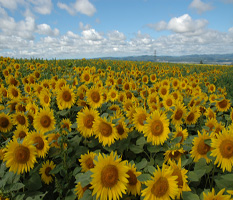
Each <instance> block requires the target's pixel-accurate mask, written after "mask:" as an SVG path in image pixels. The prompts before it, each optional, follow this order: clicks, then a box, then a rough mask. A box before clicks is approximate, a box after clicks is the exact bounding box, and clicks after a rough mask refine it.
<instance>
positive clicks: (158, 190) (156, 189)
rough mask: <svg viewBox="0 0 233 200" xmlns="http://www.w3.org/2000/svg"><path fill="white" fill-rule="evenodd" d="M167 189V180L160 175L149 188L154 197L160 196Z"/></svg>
mask: <svg viewBox="0 0 233 200" xmlns="http://www.w3.org/2000/svg"><path fill="white" fill-rule="evenodd" d="M168 189H169V183H168V180H167V179H166V178H165V177H160V178H159V179H158V180H157V181H156V183H154V185H153V186H152V188H151V193H152V194H153V195H155V196H156V197H158V198H159V197H162V196H164V195H165V194H166V192H167V191H168Z"/></svg>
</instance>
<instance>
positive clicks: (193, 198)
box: [182, 192, 200, 200]
mask: <svg viewBox="0 0 233 200" xmlns="http://www.w3.org/2000/svg"><path fill="white" fill-rule="evenodd" d="M182 194H183V199H185V200H200V199H199V197H198V195H197V194H193V193H192V192H183V193H182Z"/></svg>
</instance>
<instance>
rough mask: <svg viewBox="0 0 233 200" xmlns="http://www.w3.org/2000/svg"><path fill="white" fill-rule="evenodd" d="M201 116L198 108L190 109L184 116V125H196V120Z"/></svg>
mask: <svg viewBox="0 0 233 200" xmlns="http://www.w3.org/2000/svg"><path fill="white" fill-rule="evenodd" d="M200 116H201V112H200V109H199V107H195V106H193V107H191V108H190V110H189V112H188V113H187V114H186V116H185V123H186V124H189V125H190V124H196V123H197V120H198V118H199V117H200Z"/></svg>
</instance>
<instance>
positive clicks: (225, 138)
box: [211, 128, 233, 172]
mask: <svg viewBox="0 0 233 200" xmlns="http://www.w3.org/2000/svg"><path fill="white" fill-rule="evenodd" d="M216 136H217V138H212V139H211V141H212V143H211V147H212V148H213V150H212V153H211V156H213V157H216V160H215V162H214V164H215V165H216V164H218V167H219V166H221V168H222V170H223V172H224V171H225V170H227V171H229V172H231V171H232V165H233V129H232V128H230V129H223V131H222V133H219V134H218V135H216Z"/></svg>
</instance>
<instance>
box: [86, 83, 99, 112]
mask: <svg viewBox="0 0 233 200" xmlns="http://www.w3.org/2000/svg"><path fill="white" fill-rule="evenodd" d="M102 94H103V93H102V90H101V89H100V88H97V87H94V86H92V87H91V88H90V89H89V90H88V91H87V92H86V96H87V102H88V104H89V105H90V106H91V107H92V108H94V109H96V108H99V107H100V106H101V105H102V103H103V95H102Z"/></svg>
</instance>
